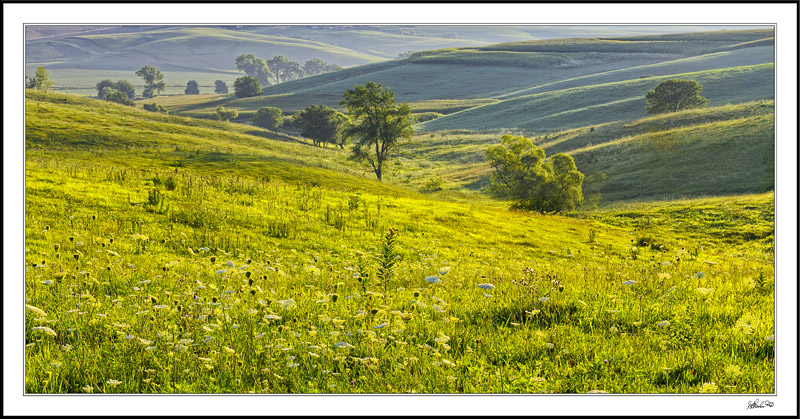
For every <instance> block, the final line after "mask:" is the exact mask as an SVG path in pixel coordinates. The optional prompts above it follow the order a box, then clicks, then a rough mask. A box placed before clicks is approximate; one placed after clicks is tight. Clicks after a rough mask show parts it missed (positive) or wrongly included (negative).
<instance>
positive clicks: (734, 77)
mask: <svg viewBox="0 0 800 419" xmlns="http://www.w3.org/2000/svg"><path fill="white" fill-rule="evenodd" d="M672 77H679V78H689V79H693V80H696V81H697V82H698V83H700V84H701V85H703V93H702V95H703V97H706V98H708V99H709V102H710V104H712V105H722V104H727V103H736V102H745V101H751V100H760V99H772V98H773V96H774V87H773V86H774V65H773V64H761V65H755V66H744V67H734V68H726V69H718V70H708V71H700V72H693V73H683V74H671V75H669V76H658V77H648V78H645V79H634V80H627V81H622V82H614V83H605V84H598V85H589V86H581V87H575V88H570V89H564V90H555V91H550V92H545V93H539V94H533V95H527V96H522V97H517V98H514V99H508V100H504V101H501V102H498V103H495V104H489V105H484V106H480V107H477V108H473V109H468V110H465V111H462V112H457V113H454V114H451V115H448V116H446V117H443V118H439V119H436V120H434V121H430V122H428V123H425V124H423V125H422V127H423V128H424V129H425V130H428V131H435V130H447V129H487V128H492V129H496V128H509V127H517V128H522V129H526V130H530V131H558V130H564V129H569V128H576V127H579V126H585V125H591V124H601V123H605V122H611V121H617V120H623V119H635V118H638V117H642V116H644V115H645V110H644V105H645V104H646V101H645V99H644V95H645V93H647V91H648V90H651V89H652V88H654V87H655V86H656V85H657V84H658V83H659V82H660V81H662V80H666V79H668V78H672Z"/></svg>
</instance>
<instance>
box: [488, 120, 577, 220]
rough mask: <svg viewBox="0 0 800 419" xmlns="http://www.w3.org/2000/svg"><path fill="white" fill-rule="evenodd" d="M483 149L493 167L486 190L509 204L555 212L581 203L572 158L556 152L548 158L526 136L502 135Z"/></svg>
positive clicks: (569, 208) (539, 210)
mask: <svg viewBox="0 0 800 419" xmlns="http://www.w3.org/2000/svg"><path fill="white" fill-rule="evenodd" d="M500 141H501V143H500V144H499V145H494V146H491V147H489V149H488V150H487V152H486V155H487V158H488V160H489V164H490V165H491V166H492V167H493V168H494V169H495V172H494V173H493V174H492V176H491V186H490V187H489V190H490V191H491V192H492V193H494V194H495V195H497V196H501V197H506V198H511V199H513V200H514V204H513V207H514V208H519V209H524V210H528V211H538V212H540V213H543V214H546V213H559V212H564V211H569V210H572V209H574V208H575V207H576V206H578V205H580V204H581V202H583V192H582V186H583V174H582V173H580V172H579V171H578V169H577V166H575V161H574V160H573V158H572V157H571V156H569V155H567V154H563V153H559V154H556V155H554V156H552V157H550V158H549V159H547V158H546V156H545V152H544V150H542V149H541V148H539V147H537V146H535V145H534V144H533V142H532V141H531V140H530V139H529V138H526V137H522V136H518V137H515V136H513V135H504V136H503V137H501V139H500Z"/></svg>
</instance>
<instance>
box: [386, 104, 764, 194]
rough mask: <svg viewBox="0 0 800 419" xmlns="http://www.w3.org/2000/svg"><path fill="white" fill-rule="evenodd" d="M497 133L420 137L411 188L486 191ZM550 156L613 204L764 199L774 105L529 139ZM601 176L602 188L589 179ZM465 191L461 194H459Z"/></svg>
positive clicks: (587, 190)
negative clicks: (566, 160)
mask: <svg viewBox="0 0 800 419" xmlns="http://www.w3.org/2000/svg"><path fill="white" fill-rule="evenodd" d="M500 135H502V132H500V133H485V134H480V133H474V132H471V131H466V130H462V131H458V130H454V131H442V132H434V133H419V134H418V135H417V136H416V137H415V139H414V144H413V145H411V146H409V148H408V153H410V155H411V157H408V158H405V159H402V162H403V165H404V166H402V168H403V170H404V171H405V172H406V174H405V178H404V179H403V181H404V182H406V183H407V184H409V185H414V186H415V187H417V188H423V187H424V184H425V183H426V182H427V181H429V180H430V179H434V178H437V177H438V178H441V179H443V181H444V183H445V189H446V190H448V191H449V192H450V193H457V192H465V191H469V190H473V191H478V190H481V189H482V188H484V187H486V186H488V185H489V176H490V175H491V173H492V169H491V167H490V166H489V165H488V163H487V162H486V150H487V148H488V147H489V146H490V145H493V144H497V143H499V138H500ZM531 138H532V139H533V140H534V143H535V144H537V145H538V146H540V147H542V148H544V150H545V152H546V153H547V155H548V156H549V155H553V154H556V153H567V154H570V155H572V156H573V157H574V158H575V162H576V164H577V166H578V170H580V171H581V172H582V173H584V174H585V175H587V181H586V183H585V185H584V194H585V196H586V198H587V199H589V200H590V201H591V200H595V199H597V198H598V197H597V196H595V194H596V193H597V192H600V193H601V195H602V199H601V200H600V201H599V204H600V205H601V206H607V205H609V204H612V203H614V202H616V201H629V200H638V201H642V200H654V199H655V200H661V199H676V198H684V197H698V196H717V195H727V194H742V193H760V192H764V191H768V190H771V189H772V188H773V186H774V147H775V137H774V103H773V102H770V101H764V102H748V103H743V104H739V105H725V106H719V107H709V108H705V109H696V110H687V111H683V112H678V113H673V114H663V115H656V116H650V117H646V118H642V119H635V120H627V121H619V122H613V123H606V124H600V125H593V126H585V127H581V128H576V129H572V130H566V131H561V132H557V133H554V134H543V135H540V136H536V137H531ZM599 172H603V173H604V174H605V175H606V176H607V178H606V179H605V181H604V182H601V183H592V182H591V181H590V179H591V178H592V176H594V175H596V174H597V173H599ZM462 188H463V189H462Z"/></svg>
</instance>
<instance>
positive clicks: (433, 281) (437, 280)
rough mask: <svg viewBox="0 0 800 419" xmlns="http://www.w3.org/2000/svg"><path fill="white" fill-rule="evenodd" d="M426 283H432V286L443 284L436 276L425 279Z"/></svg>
mask: <svg viewBox="0 0 800 419" xmlns="http://www.w3.org/2000/svg"><path fill="white" fill-rule="evenodd" d="M425 281H427V282H430V283H431V284H437V283H439V282H442V280H440V279H439V278H437V277H435V276H429V277H427V278H425Z"/></svg>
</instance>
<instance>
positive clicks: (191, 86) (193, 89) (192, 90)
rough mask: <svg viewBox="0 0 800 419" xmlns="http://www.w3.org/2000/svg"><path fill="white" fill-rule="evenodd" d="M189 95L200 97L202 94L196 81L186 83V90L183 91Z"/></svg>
mask: <svg viewBox="0 0 800 419" xmlns="http://www.w3.org/2000/svg"><path fill="white" fill-rule="evenodd" d="M183 93H186V94H187V95H199V94H200V86H198V85H197V81H196V80H189V81H188V82H187V83H186V90H184V91H183Z"/></svg>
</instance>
